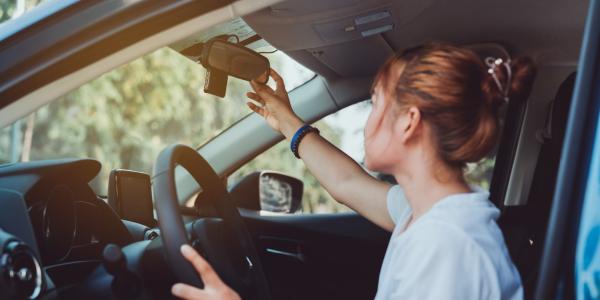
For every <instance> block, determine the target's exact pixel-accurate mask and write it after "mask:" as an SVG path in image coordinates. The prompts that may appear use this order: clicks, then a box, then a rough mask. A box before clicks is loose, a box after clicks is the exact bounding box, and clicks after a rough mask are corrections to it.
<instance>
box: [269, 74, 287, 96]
mask: <svg viewBox="0 0 600 300" xmlns="http://www.w3.org/2000/svg"><path fill="white" fill-rule="evenodd" d="M269 76H271V78H273V80H275V83H276V84H277V89H278V90H282V91H285V83H284V82H283V78H281V75H279V73H277V71H275V70H273V69H271V72H270V74H269Z"/></svg>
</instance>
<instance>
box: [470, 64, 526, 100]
mask: <svg viewBox="0 0 600 300" xmlns="http://www.w3.org/2000/svg"><path fill="white" fill-rule="evenodd" d="M509 67H510V73H511V74H508V70H506V68H503V67H497V68H494V69H493V71H488V73H487V74H486V76H484V78H483V82H482V90H483V93H484V98H485V100H486V102H487V103H488V104H489V105H490V106H492V107H498V106H500V105H502V104H503V103H504V102H505V101H506V100H508V101H519V102H520V101H525V100H527V98H528V97H529V94H530V93H531V87H532V83H533V79H534V78H535V74H536V69H535V65H534V63H533V60H531V58H529V57H519V58H516V59H513V60H511V61H510V63H509ZM488 70H492V69H488ZM509 75H510V76H509ZM494 76H496V79H497V80H498V82H496V79H495V78H494ZM507 85H509V86H508V87H507ZM507 89H508V90H507ZM505 93H506V94H505ZM505 99H506V100H505Z"/></svg>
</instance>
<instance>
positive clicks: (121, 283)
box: [102, 244, 142, 299]
mask: <svg viewBox="0 0 600 300" xmlns="http://www.w3.org/2000/svg"><path fill="white" fill-rule="evenodd" d="M102 265H103V266H104V268H105V269H106V271H107V272H108V273H109V274H111V275H112V276H113V277H114V278H113V281H112V284H111V288H112V291H113V294H114V295H115V296H116V297H117V298H118V299H132V298H136V297H138V296H139V295H140V293H141V285H142V283H141V280H140V279H139V278H138V276H137V275H136V274H135V273H133V272H131V271H129V270H128V269H127V259H126V258H125V254H123V251H121V248H120V247H119V246H117V245H115V244H108V245H106V247H104V250H103V251H102Z"/></svg>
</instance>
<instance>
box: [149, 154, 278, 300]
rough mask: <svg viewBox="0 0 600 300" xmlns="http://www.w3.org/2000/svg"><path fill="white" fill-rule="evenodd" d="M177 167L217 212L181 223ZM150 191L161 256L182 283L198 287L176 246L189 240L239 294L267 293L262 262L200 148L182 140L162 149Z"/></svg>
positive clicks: (262, 295) (263, 295)
mask: <svg viewBox="0 0 600 300" xmlns="http://www.w3.org/2000/svg"><path fill="white" fill-rule="evenodd" d="M177 166H181V167H183V168H184V169H186V170H187V171H188V172H189V174H190V175H191V176H192V177H193V178H194V179H195V180H196V181H197V182H198V183H199V184H200V185H201V186H202V188H203V197H202V198H201V199H202V200H203V201H209V202H210V203H202V204H203V205H206V204H208V205H212V206H214V208H215V211H216V213H217V215H218V216H217V217H206V218H200V219H198V220H195V221H193V222H192V223H191V224H188V225H187V226H184V224H183V221H182V219H181V214H180V209H179V202H178V198H177V191H176V188H175V169H176V167H177ZM153 191H154V199H155V202H156V210H157V214H158V224H159V227H160V230H161V236H162V239H163V250H164V251H165V257H166V258H167V262H168V264H169V267H170V269H171V270H172V271H173V273H175V275H176V276H177V278H178V279H179V280H180V281H181V282H184V283H187V284H191V285H194V286H197V287H199V288H202V287H203V284H202V282H201V280H200V278H199V276H198V274H197V273H196V271H195V270H194V268H193V267H192V266H191V265H190V264H189V263H188V262H187V260H185V258H184V257H183V256H182V255H181V253H180V251H179V248H180V247H181V246H182V245H183V244H192V246H193V247H194V248H195V249H196V250H197V251H198V252H200V253H201V254H202V255H203V256H204V257H205V259H206V260H207V261H208V262H209V263H210V264H211V265H212V266H213V268H214V269H215V271H216V272H217V273H218V274H219V276H221V278H222V279H223V281H224V282H225V283H227V284H228V285H230V286H231V287H232V288H233V289H235V290H236V291H237V292H238V294H240V295H241V296H242V298H243V299H269V298H270V295H269V288H268V285H267V280H266V278H265V275H264V273H263V269H262V265H261V263H260V261H259V257H258V255H257V253H256V250H255V249H254V245H253V244H252V240H251V238H250V235H249V234H248V231H247V229H246V227H245V224H244V223H243V221H242V219H241V217H240V215H239V213H238V211H237V209H236V208H235V207H234V205H233V202H232V200H231V198H230V195H229V193H228V192H227V189H226V187H225V185H224V184H223V182H222V181H221V179H220V178H219V176H218V175H217V174H216V173H215V171H214V170H213V169H212V167H211V166H210V164H208V162H207V161H206V160H205V159H204V158H203V157H202V156H201V155H200V154H199V153H197V152H196V151H195V150H194V149H192V148H190V147H187V146H184V145H172V146H169V147H167V148H166V149H164V150H163V151H162V152H161V153H160V154H159V156H158V158H157V160H156V164H155V167H154V172H153ZM199 199H200V198H199ZM186 229H187V230H186ZM188 237H191V240H190V239H189V238H188ZM190 242H191V243H190Z"/></svg>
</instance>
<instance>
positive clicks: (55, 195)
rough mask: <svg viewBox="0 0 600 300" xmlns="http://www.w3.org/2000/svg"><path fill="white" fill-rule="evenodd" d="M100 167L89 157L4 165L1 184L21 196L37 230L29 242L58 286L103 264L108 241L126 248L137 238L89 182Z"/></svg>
mask: <svg viewBox="0 0 600 300" xmlns="http://www.w3.org/2000/svg"><path fill="white" fill-rule="evenodd" d="M100 167H101V165H100V163H99V162H97V161H95V160H91V159H63V160H51V161H39V162H31V163H19V164H12V165H11V164H8V165H1V166H0V189H2V190H10V191H14V192H15V193H18V194H20V195H22V197H23V199H24V202H25V207H26V209H27V215H28V216H29V222H30V224H31V229H32V232H33V235H34V237H33V240H34V242H33V244H34V245H30V246H31V248H33V251H34V252H36V254H37V256H38V257H39V258H40V260H41V265H42V268H43V270H44V272H45V274H46V276H48V277H49V278H50V279H51V281H52V282H53V283H54V284H55V285H56V286H61V285H68V284H72V283H74V282H76V281H77V280H81V278H84V277H85V275H87V273H89V272H91V271H92V270H93V269H94V268H96V267H97V266H98V265H99V264H100V263H101V257H102V255H101V253H102V250H103V249H104V247H105V246H106V245H107V244H109V243H113V244H116V245H118V246H121V247H123V246H125V245H127V244H130V243H132V242H133V241H134V240H133V237H132V235H131V234H130V233H129V231H128V230H127V228H126V227H125V225H124V223H123V222H122V221H121V219H120V218H119V216H118V215H117V214H116V213H115V212H114V210H112V209H111V208H110V206H109V205H108V204H107V203H106V201H105V200H104V199H101V198H99V197H98V196H97V195H96V194H95V193H94V192H93V190H92V189H91V187H90V186H89V184H88V182H89V181H90V180H91V179H93V178H94V177H95V176H96V175H97V174H98V172H99V171H100ZM0 200H2V199H0ZM0 209H3V207H2V201H0ZM9 233H10V232H9ZM12 234H13V235H15V236H17V237H18V238H21V239H22V240H26V239H27V237H20V236H19V233H12ZM28 243H32V242H28Z"/></svg>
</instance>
